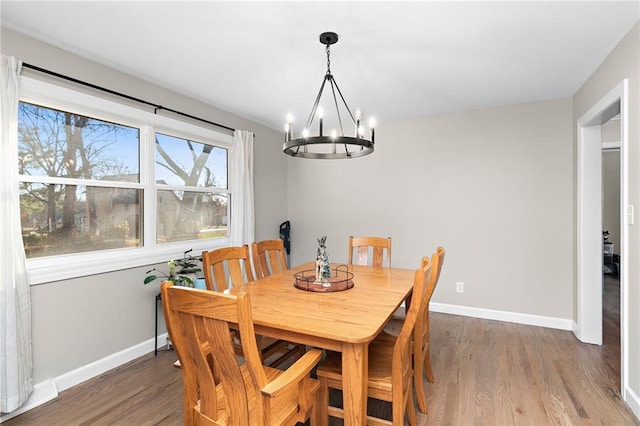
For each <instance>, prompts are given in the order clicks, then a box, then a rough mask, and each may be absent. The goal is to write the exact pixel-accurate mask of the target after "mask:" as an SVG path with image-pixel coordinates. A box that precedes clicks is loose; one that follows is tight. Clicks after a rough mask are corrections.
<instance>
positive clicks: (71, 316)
mask: <svg viewBox="0 0 640 426" xmlns="http://www.w3.org/2000/svg"><path fill="white" fill-rule="evenodd" d="M2 53H3V54H5V55H11V56H15V57H17V58H18V59H20V60H22V61H23V62H25V63H29V64H32V65H36V66H39V67H42V68H45V69H49V70H51V71H55V72H57V73H60V74H64V75H68V76H71V77H74V78H77V79H79V80H83V81H87V82H91V83H93V84H97V85H100V86H104V87H107V88H109V89H111V90H115V91H117V92H122V93H126V94H128V95H130V96H134V97H138V98H141V99H144V100H147V101H149V102H153V103H157V104H162V105H165V106H167V107H168V108H172V109H175V110H178V111H182V112H185V113H187V114H191V115H194V116H197V117H201V118H204V119H207V120H211V121H214V122H218V123H221V124H224V125H226V126H229V127H233V128H237V129H243V130H250V131H253V132H254V133H255V135H256V139H255V150H254V154H255V163H254V164H255V168H254V171H255V205H256V238H257V239H265V238H275V237H277V236H278V225H279V224H280V223H281V222H282V221H284V220H285V219H286V204H285V197H286V193H285V190H284V187H285V185H286V175H285V173H286V170H285V165H286V163H285V159H284V158H283V157H284V156H283V155H282V154H281V147H282V141H281V135H280V133H278V132H276V131H274V130H272V129H269V128H267V127H265V126H261V125H259V124H256V123H254V122H251V121H248V120H246V119H243V118H242V117H239V116H235V115H233V114H230V113H227V112H224V111H222V110H219V109H217V108H214V107H211V106H209V105H205V104H203V103H201V102H198V101H195V100H193V99H190V98H187V97H185V96H182V95H180V94H177V93H174V92H171V91H169V90H166V89H163V88H161V87H159V86H155V85H153V84H150V83H148V82H145V81H143V80H140V79H137V78H134V77H132V76H129V75H126V74H123V73H121V72H118V71H115V70H113V69H110V68H107V67H104V66H102V65H99V64H96V63H94V62H90V61H87V60H84V59H81V58H79V57H77V56H75V55H72V54H70V53H68V52H65V51H62V50H60V49H57V48H54V47H52V46H50V45H47V44H44V43H41V42H38V41H36V40H34V39H31V38H28V37H25V36H22V35H20V34H18V33H16V32H14V31H11V30H8V29H6V28H2ZM24 72H25V73H28V72H29V71H28V70H25V71H24ZM188 72H189V70H188V69H186V70H185V73H186V74H185V78H188ZM30 75H33V76H36V75H37V74H34V73H33V72H31V73H30ZM69 267H70V268H72V267H73V265H69ZM148 269H150V268H149V267H148V266H145V267H140V268H135V269H130V270H125V271H118V272H114V273H109V274H101V275H95V276H90V277H83V278H78V279H73V280H67V281H60V282H55V283H48V284H43V285H38V286H32V287H31V297H32V318H33V324H32V325H33V352H34V353H33V362H34V371H33V374H34V381H35V383H39V382H42V381H44V380H47V379H49V378H53V377H57V376H59V375H61V374H63V373H66V372H69V371H72V370H74V369H77V368H80V367H82V366H84V365H86V364H89V363H91V362H94V361H96V360H100V359H102V358H104V357H107V356H109V355H111V354H113V353H115V352H118V351H121V350H124V349H127V348H129V347H131V346H134V345H136V344H139V343H141V342H143V341H146V340H148V339H151V338H152V337H153V330H154V303H155V302H154V301H155V294H156V293H157V292H158V289H159V288H158V285H157V284H149V285H147V286H145V285H143V284H142V280H143V279H144V276H145V274H144V272H145V271H146V270H148ZM160 331H164V326H163V325H162V320H161V330H160Z"/></svg>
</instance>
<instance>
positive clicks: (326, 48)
mask: <svg viewBox="0 0 640 426" xmlns="http://www.w3.org/2000/svg"><path fill="white" fill-rule="evenodd" d="M329 46H330V45H329V44H327V47H325V50H326V51H327V74H331V58H330V57H329V55H330V54H331V52H330V49H329Z"/></svg>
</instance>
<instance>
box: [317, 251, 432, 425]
mask: <svg viewBox="0 0 640 426" xmlns="http://www.w3.org/2000/svg"><path fill="white" fill-rule="evenodd" d="M430 268H431V264H430V260H429V258H428V257H423V258H422V260H421V262H420V267H419V268H418V269H417V270H416V272H415V275H414V282H413V292H414V294H415V295H416V297H414V300H416V301H417V300H419V301H420V303H412V304H411V305H410V306H409V309H408V311H407V316H406V318H405V321H404V323H403V325H402V329H401V330H400V334H399V335H398V337H397V338H396V339H395V340H393V341H390V340H374V341H373V342H371V343H370V344H369V351H368V352H369V356H368V361H364V362H367V364H368V380H367V397H369V398H375V399H379V400H383V401H387V402H391V410H392V416H393V417H392V420H386V419H380V418H374V417H371V416H367V424H389V425H403V424H405V423H404V419H405V415H407V414H408V417H409V423H410V424H411V425H415V424H416V411H415V406H414V403H413V387H412V386H413V367H412V362H411V343H412V339H411V336H412V333H413V329H414V326H415V325H416V322H417V319H418V315H419V314H420V309H421V307H422V306H421V305H422V303H424V301H425V300H426V293H427V277H428V275H429V274H428V273H429V270H430ZM316 374H317V376H318V379H320V383H321V385H322V388H323V391H322V395H323V397H325V398H327V399H328V397H329V392H330V389H339V390H342V377H343V374H348V372H346V371H345V372H343V371H342V358H341V354H340V353H337V352H328V353H327V356H326V359H325V360H324V361H323V362H322V363H321V364H320V366H319V367H318V369H317V370H316ZM345 397H348V396H345ZM327 399H325V401H327ZM323 410H324V408H323ZM327 413H328V414H329V415H330V416H332V417H339V418H344V411H343V410H342V409H341V408H338V407H334V406H329V405H328V402H327Z"/></svg>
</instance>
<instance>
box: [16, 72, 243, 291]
mask: <svg viewBox="0 0 640 426" xmlns="http://www.w3.org/2000/svg"><path fill="white" fill-rule="evenodd" d="M22 92H23V96H22V99H21V102H20V105H19V110H18V144H19V161H20V164H19V181H20V206H21V222H22V231H23V232H22V234H23V242H24V246H25V251H26V254H27V258H28V268H29V277H30V282H31V283H32V284H37V283H41V282H48V281H53V280H57V279H64V278H71V277H74V276H82V275H88V274H94V273H100V272H107V271H112V270H118V269H124V268H129V267H133V266H141V265H146V264H151V263H157V262H162V261H165V260H166V259H169V258H174V257H179V256H180V255H181V254H182V253H183V252H184V251H186V250H188V249H193V250H194V251H195V252H198V251H200V250H203V249H211V248H213V247H215V246H222V245H227V244H228V243H229V232H230V230H229V228H228V223H229V217H230V214H231V212H230V206H231V203H230V197H231V190H230V187H229V183H228V176H229V173H228V164H229V156H230V152H231V150H230V148H231V146H230V144H231V136H229V135H225V134H221V133H218V132H215V131H213V130H210V129H205V128H202V127H199V126H194V125H191V124H188V123H185V122H181V121H178V120H174V119H171V118H168V117H162V116H158V115H155V114H152V113H149V112H145V111H142V110H138V109H134V108H131V107H128V106H125V105H122V104H119V103H116V102H112V101H108V100H106V99H102V98H97V97H93V96H90V95H87V94H82V93H79V92H75V91H73V90H70V89H66V88H62V87H57V86H53V85H50V84H48V83H44V82H39V81H37V80H31V79H23V90H22ZM71 265H73V267H70V266H71Z"/></svg>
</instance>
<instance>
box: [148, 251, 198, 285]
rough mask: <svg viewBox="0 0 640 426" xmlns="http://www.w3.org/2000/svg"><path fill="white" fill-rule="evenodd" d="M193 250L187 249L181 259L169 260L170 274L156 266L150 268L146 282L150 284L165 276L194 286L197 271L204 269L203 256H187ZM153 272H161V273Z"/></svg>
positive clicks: (182, 283) (179, 283) (181, 283)
mask: <svg viewBox="0 0 640 426" xmlns="http://www.w3.org/2000/svg"><path fill="white" fill-rule="evenodd" d="M192 250H193V249H189V250H187V251H185V252H184V255H183V257H182V258H181V259H175V260H169V261H167V265H168V266H169V274H168V275H167V274H165V273H164V272H162V271H159V270H157V269H156V268H153V269H150V270H148V271H147V272H146V274H147V276H146V277H145V278H144V283H145V284H149V283H150V282H152V281H155V280H157V279H158V278H164V280H166V281H171V282H173V284H175V285H181V286H185V287H193V283H194V282H195V280H196V275H197V273H198V272H200V271H202V268H200V262H201V261H202V258H201V257H198V256H187V254H189V253H190V252H191V251H192ZM153 272H156V273H159V275H157V274H156V273H153Z"/></svg>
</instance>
